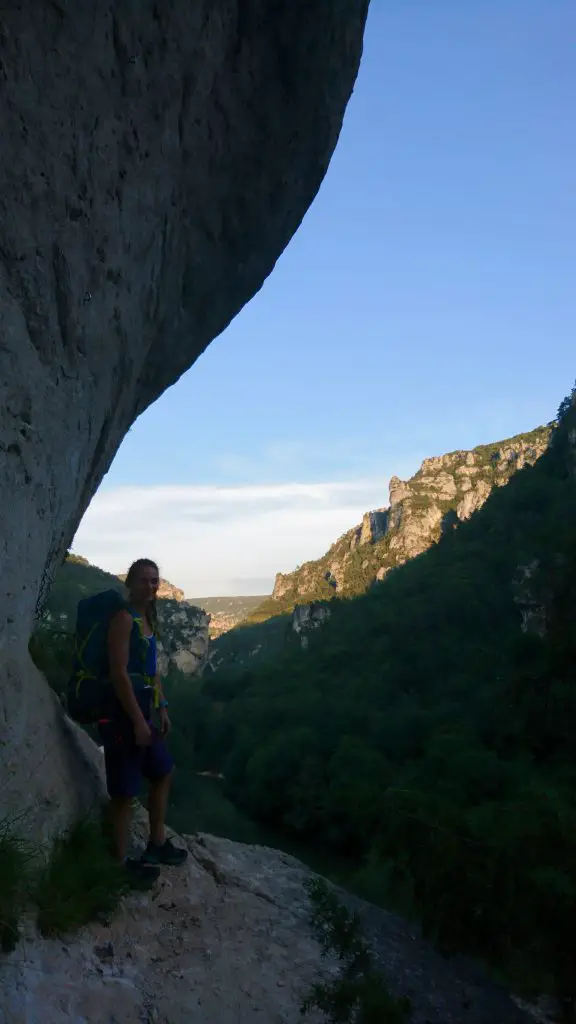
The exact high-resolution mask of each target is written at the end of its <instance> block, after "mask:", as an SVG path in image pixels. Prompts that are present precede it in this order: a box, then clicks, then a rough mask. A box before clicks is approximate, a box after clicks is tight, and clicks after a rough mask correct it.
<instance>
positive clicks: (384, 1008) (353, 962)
mask: <svg viewBox="0 0 576 1024" xmlns="http://www.w3.org/2000/svg"><path fill="white" fill-rule="evenodd" d="M307 889H308V894H309V896H310V900H311V903H312V908H313V910H312V927H313V930H314V931H315V933H316V935H317V937H318V939H319V941H320V942H321V944H322V952H323V956H324V957H327V956H329V955H330V954H332V955H336V956H337V958H338V960H339V962H340V966H341V973H340V976H339V977H338V978H337V979H336V980H332V981H321V982H316V983H315V984H314V985H313V987H312V991H311V992H310V994H309V995H308V996H307V998H306V999H305V1000H304V1003H303V1004H302V1009H301V1013H302V1015H303V1016H304V1015H305V1014H307V1013H309V1012H310V1011H311V1010H314V1009H317V1010H321V1011H322V1012H323V1013H324V1014H325V1016H326V1020H328V1021H330V1022H331V1024H407V1021H408V1020H409V1017H410V1002H409V1000H408V999H395V998H394V997H393V996H392V995H391V994H390V992H389V991H388V986H387V985H386V981H385V979H384V977H383V976H382V974H381V973H380V972H379V971H378V970H377V968H376V967H375V966H374V963H373V957H372V954H371V951H370V948H369V947H368V945H367V944H366V942H365V941H364V939H363V938H362V934H361V929H360V921H359V919H358V917H357V915H356V914H351V913H350V912H349V911H348V910H347V909H346V907H344V906H342V905H341V904H339V903H338V900H337V898H336V896H335V894H334V893H333V892H332V890H331V889H330V888H329V887H328V886H327V885H326V883H325V882H323V881H322V880H321V879H314V880H313V881H312V882H311V883H309V884H308V885H307Z"/></svg>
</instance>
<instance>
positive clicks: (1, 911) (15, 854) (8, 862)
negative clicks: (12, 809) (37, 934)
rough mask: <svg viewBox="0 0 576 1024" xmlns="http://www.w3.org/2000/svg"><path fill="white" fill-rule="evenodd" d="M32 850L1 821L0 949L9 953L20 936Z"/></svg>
mask: <svg viewBox="0 0 576 1024" xmlns="http://www.w3.org/2000/svg"><path fill="white" fill-rule="evenodd" d="M30 857H31V851H30V850H29V849H28V847H27V845H26V843H25V842H24V841H23V840H21V839H18V838H17V837H16V835H15V834H14V831H13V823H12V821H11V820H10V819H9V818H5V819H3V820H2V821H0V950H1V951H2V952H3V953H10V952H11V951H12V950H13V949H14V948H15V947H16V945H17V943H18V939H19V937H20V917H21V914H22V911H23V909H24V906H25V903H26V891H27V882H28V878H29V874H30V871H29V867H30Z"/></svg>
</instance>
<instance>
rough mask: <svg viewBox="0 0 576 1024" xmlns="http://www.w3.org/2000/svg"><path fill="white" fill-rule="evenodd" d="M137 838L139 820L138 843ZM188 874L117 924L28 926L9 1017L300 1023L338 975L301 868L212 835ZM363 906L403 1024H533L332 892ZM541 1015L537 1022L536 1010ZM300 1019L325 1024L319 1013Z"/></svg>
mask: <svg viewBox="0 0 576 1024" xmlns="http://www.w3.org/2000/svg"><path fill="white" fill-rule="evenodd" d="M144 836H145V829H144V825H143V819H142V817H141V816H139V818H138V820H137V822H136V826H135V829H134V841H135V846H136V847H141V845H142V843H143V841H144ZM178 841H179V842H184V843H185V844H186V846H187V847H188V850H189V860H188V862H187V864H186V865H185V867H184V868H181V869H165V870H164V871H163V872H162V876H161V879H160V882H159V883H158V886H157V887H156V889H155V891H154V892H153V893H151V894H146V895H138V896H136V895H134V896H130V897H128V898H126V899H125V900H124V902H123V904H122V907H121V908H120V911H119V912H118V913H117V914H116V915H115V916H114V918H113V919H109V920H103V921H102V922H100V923H98V924H93V925H91V926H89V927H87V928H84V929H83V930H82V931H81V932H80V934H79V935H77V936H75V937H74V939H73V941H67V940H62V939H42V938H40V937H39V936H38V935H37V934H36V932H35V930H34V928H33V926H32V924H31V923H29V924H28V926H27V928H26V934H25V938H24V940H23V941H22V942H21V943H20V944H19V946H18V947H17V948H16V950H15V951H14V952H13V953H12V954H10V955H9V956H6V957H3V958H2V962H1V963H0V1019H1V1020H2V1022H3V1024H32V1022H33V1021H41V1022H42V1024H77V1022H80V1021H86V1022H88V1021H96V1020H102V1021H104V1020H105V1021H113V1020H114V1021H121V1022H122V1024H142V1021H147V1022H154V1024H272V1022H277V1024H294V1022H295V1021H296V1020H298V1019H299V1016H300V1013H299V1011H300V1006H301V1003H302V1000H303V997H304V996H305V995H306V994H307V993H308V991H309V990H310V987H311V985H312V984H313V982H315V981H317V980H319V979H321V978H322V977H324V978H335V977H337V976H338V972H339V966H338V963H337V961H336V960H335V959H334V958H332V957H331V956H328V957H326V958H324V957H323V955H322V950H321V948H320V946H319V944H318V942H317V941H316V939H315V938H314V937H313V935H312V933H311V929H310V925H309V911H310V908H309V904H308V900H307V896H306V892H305V888H304V883H305V882H306V881H307V880H309V879H310V878H311V877H312V874H311V872H310V871H309V870H308V869H307V868H306V867H304V865H303V864H301V863H300V862H298V861H297V860H295V859H294V858H293V857H290V856H288V855H287V854H284V853H281V852H280V851H278V850H271V849H267V848H265V847H258V846H245V845H242V844H239V843H233V842H230V841H229V840H227V839H218V838H214V837H212V836H206V835H197V836H188V837H185V838H179V840H178ZM339 896H340V898H341V900H342V901H343V902H345V903H347V904H348V906H349V909H350V910H353V911H355V912H356V913H357V914H358V917H359V920H360V922H361V924H362V926H363V929H364V933H365V935H366V936H367V937H368V939H369V941H370V943H371V946H372V949H373V952H374V956H375V960H376V962H377V964H378V967H379V968H380V970H381V971H382V972H383V974H384V977H385V978H386V980H387V983H388V985H389V987H390V989H391V990H392V991H393V992H394V994H396V995H408V996H409V998H410V1000H411V1003H412V1014H411V1018H410V1020H411V1024H429V1022H432V1021H434V1022H441V1024H461V1022H462V1020H464V1019H465V1020H466V1022H467V1024H496V1022H497V1024H528V1022H529V1021H531V1020H532V1021H533V1020H534V1017H532V1016H531V1015H530V1013H529V1012H528V1011H526V1012H523V1011H522V1010H521V1009H520V1008H519V1007H518V1006H516V1005H514V1002H513V1001H512V1000H511V999H510V998H509V996H508V995H507V994H506V992H504V991H503V990H502V989H500V988H499V987H497V986H496V985H494V984H492V983H490V982H489V981H488V980H487V979H486V977H485V976H484V975H483V973H482V971H481V970H480V969H479V968H478V967H476V966H475V965H473V964H470V963H468V962H467V961H465V960H463V959H462V958H459V959H458V961H457V962H453V961H450V960H447V959H446V958H444V957H441V956H440V955H439V954H437V953H436V952H435V951H434V950H433V948H432V947H431V946H430V945H429V943H427V942H425V941H424V940H423V939H422V937H421V935H420V934H419V932H418V929H417V928H416V927H415V926H414V925H411V924H408V923H407V922H405V921H402V920H401V919H400V918H398V917H395V916H394V915H392V914H388V913H386V912H385V911H383V910H379V909H378V908H376V907H374V906H370V904H367V903H365V902H363V901H361V900H358V899H356V898H354V897H351V896H349V895H347V894H345V893H342V892H340V894H339ZM540 1019H541V1018H540ZM304 1020H306V1021H307V1022H309V1024H320V1021H322V1020H325V1017H324V1016H323V1015H316V1014H315V1013H310V1014H309V1015H307V1016H306V1017H305V1018H304Z"/></svg>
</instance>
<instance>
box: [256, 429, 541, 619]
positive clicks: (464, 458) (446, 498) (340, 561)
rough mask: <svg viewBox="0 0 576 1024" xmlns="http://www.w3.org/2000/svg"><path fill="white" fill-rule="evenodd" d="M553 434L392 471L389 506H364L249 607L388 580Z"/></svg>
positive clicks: (275, 605)
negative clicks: (323, 548)
mask: <svg viewBox="0 0 576 1024" xmlns="http://www.w3.org/2000/svg"><path fill="white" fill-rule="evenodd" d="M549 438H550V428H549V427H539V428H537V429H536V430H533V431H531V432H530V433H528V434H521V435H518V436H517V437H514V438H510V439H508V440H505V441H500V442H497V443H496V444H491V445H481V446H480V447H478V448H474V449H473V450H472V451H456V452H450V453H449V454H447V455H440V456H438V457H435V458H429V459H425V460H424V462H423V463H422V465H421V467H420V469H419V470H418V472H417V473H416V474H415V475H414V476H413V477H411V479H410V480H400V479H399V478H398V477H397V476H393V477H392V478H391V480H390V490H389V495H390V503H389V506H388V507H387V508H381V509H376V510H375V511H373V512H367V513H366V514H365V515H364V517H363V519H362V522H361V523H360V525H359V526H355V527H353V529H351V530H348V531H347V532H346V533H345V534H343V536H342V537H340V538H339V540H337V541H336V543H335V544H333V545H332V547H331V548H330V550H329V551H328V552H327V553H326V555H324V556H323V558H320V559H318V560H317V561H313V562H305V563H304V564H303V565H302V566H299V567H298V569H296V570H295V571H294V572H292V573H278V575H277V576H276V580H275V584H274V590H273V593H272V597H271V598H269V599H267V601H266V602H264V603H263V604H262V606H261V608H260V609H256V610H255V612H254V613H253V617H254V619H255V620H258V619H259V620H262V619H263V618H266V617H268V616H271V615H275V614H278V612H279V611H286V610H291V609H292V608H294V607H295V606H297V605H299V604H301V603H303V602H305V603H307V602H309V601H310V600H317V601H318V600H329V599H330V597H333V596H334V595H343V596H351V595H354V594H358V593H361V592H362V591H364V590H366V589H367V587H369V586H370V585H371V584H372V583H374V582H375V581H376V582H377V581H380V580H383V579H385V577H386V576H387V575H388V573H389V572H390V571H391V570H392V569H394V568H395V567H396V566H399V565H402V564H403V563H404V562H406V561H408V560H409V559H411V558H415V557H416V556H417V555H419V554H421V553H422V552H423V551H425V550H426V549H427V548H429V547H430V546H431V545H432V544H434V543H436V542H437V541H438V540H440V538H441V537H442V536H446V535H447V534H448V533H450V532H451V531H452V530H454V529H455V528H457V526H458V524H459V523H461V522H464V521H465V520H466V519H469V518H470V516H471V515H472V514H473V513H474V512H476V511H478V509H480V508H482V505H483V504H484V503H485V501H486V500H487V498H488V496H489V495H490V493H491V492H492V490H493V489H494V488H495V487H501V486H503V485H504V484H506V483H507V482H508V480H509V479H510V477H511V476H512V475H513V474H514V473H516V472H517V471H518V470H520V469H523V468H524V466H527V465H533V464H534V462H536V460H537V459H538V458H539V457H540V456H541V455H542V454H543V452H544V451H545V450H546V447H547V445H548V441H549Z"/></svg>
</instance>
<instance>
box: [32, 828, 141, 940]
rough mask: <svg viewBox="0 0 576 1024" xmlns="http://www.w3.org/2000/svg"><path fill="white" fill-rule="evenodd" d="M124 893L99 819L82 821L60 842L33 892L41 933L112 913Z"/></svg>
mask: <svg viewBox="0 0 576 1024" xmlns="http://www.w3.org/2000/svg"><path fill="white" fill-rule="evenodd" d="M125 892H126V880H125V878H124V873H123V871H122V869H121V867H120V866H119V864H117V863H116V861H114V860H113V859H112V857H111V854H110V850H109V847H108V844H107V842H106V840H105V838H104V835H103V830H102V825H101V823H100V822H98V821H87V820H86V821H80V822H78V823H77V824H76V825H74V827H73V828H72V829H71V830H70V831H69V832H68V833H67V834H66V835H64V836H62V837H61V838H59V839H57V840H56V843H55V844H54V848H53V850H52V855H51V857H50V860H49V861H48V863H47V864H46V866H45V867H44V868H43V870H42V871H41V873H40V876H39V878H38V880H37V883H36V886H35V888H34V891H33V894H32V895H33V900H34V903H35V904H36V907H37V909H38V928H39V930H40V932H41V933H42V935H46V936H51V935H64V934H67V933H69V932H72V931H76V930H77V929H78V928H81V927H82V925H85V924H88V923H89V922H90V921H92V920H94V919H95V918H96V917H97V916H99V915H100V914H108V913H110V912H111V911H113V910H114V909H115V908H116V906H117V905H118V902H119V900H120V897H121V896H122V895H123V893H125Z"/></svg>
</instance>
